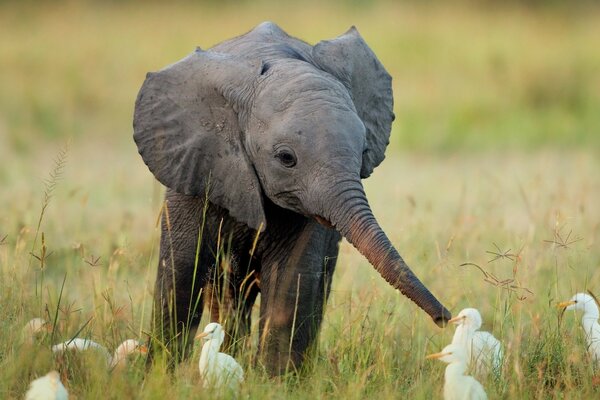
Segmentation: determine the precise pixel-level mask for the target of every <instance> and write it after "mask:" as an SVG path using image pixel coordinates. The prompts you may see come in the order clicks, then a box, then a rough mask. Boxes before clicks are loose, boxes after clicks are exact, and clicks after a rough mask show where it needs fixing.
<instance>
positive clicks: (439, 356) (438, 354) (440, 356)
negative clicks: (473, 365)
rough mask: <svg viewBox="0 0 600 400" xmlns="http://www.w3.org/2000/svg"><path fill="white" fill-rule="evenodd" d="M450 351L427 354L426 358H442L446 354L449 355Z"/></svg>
mask: <svg viewBox="0 0 600 400" xmlns="http://www.w3.org/2000/svg"><path fill="white" fill-rule="evenodd" d="M448 354H449V353H433V354H429V355H426V356H425V359H426V360H435V359H437V358H442V357H444V356H447V355H448Z"/></svg>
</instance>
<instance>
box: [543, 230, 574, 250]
mask: <svg viewBox="0 0 600 400" xmlns="http://www.w3.org/2000/svg"><path fill="white" fill-rule="evenodd" d="M560 229H561V228H558V229H555V230H554V238H553V239H551V240H544V242H546V243H550V244H553V245H555V246H558V247H559V248H562V249H569V248H570V247H569V246H571V245H572V244H574V243H577V242H579V241H581V240H583V238H580V237H576V238H574V239H571V234H572V233H573V231H572V230H570V231H569V233H568V234H567V236H566V237H563V236H562V234H561V233H560Z"/></svg>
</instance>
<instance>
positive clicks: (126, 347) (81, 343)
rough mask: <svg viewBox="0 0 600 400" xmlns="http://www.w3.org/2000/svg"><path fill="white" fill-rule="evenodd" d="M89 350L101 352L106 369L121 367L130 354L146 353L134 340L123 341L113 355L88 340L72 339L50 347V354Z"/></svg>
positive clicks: (143, 347)
mask: <svg viewBox="0 0 600 400" xmlns="http://www.w3.org/2000/svg"><path fill="white" fill-rule="evenodd" d="M89 349H93V350H97V351H99V352H101V353H102V354H103V355H104V357H105V358H106V363H107V365H108V367H109V368H111V369H112V368H115V367H117V366H120V365H122V364H123V363H124V362H125V361H126V360H127V357H128V356H129V355H130V354H135V353H138V354H146V353H147V352H148V349H147V348H146V346H145V345H143V344H142V343H140V342H138V341H137V340H135V339H127V340H125V341H124V342H123V343H121V344H120V345H119V346H118V347H117V348H116V350H115V352H114V354H113V355H111V354H110V353H109V352H108V350H107V349H106V347H104V346H102V345H101V344H98V343H96V342H94V341H93V340H89V339H81V338H74V339H71V340H69V341H66V342H63V343H59V344H55V345H54V346H52V352H54V353H63V352H65V351H69V350H75V351H84V350H89Z"/></svg>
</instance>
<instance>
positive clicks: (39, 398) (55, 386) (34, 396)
mask: <svg viewBox="0 0 600 400" xmlns="http://www.w3.org/2000/svg"><path fill="white" fill-rule="evenodd" d="M68 398H69V393H67V389H65V387H64V386H63V384H62V382H61V381H60V378H59V376H58V372H56V371H50V372H48V373H47V374H46V375H44V376H42V377H41V378H38V379H36V380H34V381H33V382H31V384H30V385H29V390H28V391H27V393H26V394H25V400H67V399H68Z"/></svg>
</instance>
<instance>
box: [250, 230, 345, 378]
mask: <svg viewBox="0 0 600 400" xmlns="http://www.w3.org/2000/svg"><path fill="white" fill-rule="evenodd" d="M338 242H339V235H338V234H337V232H335V231H332V230H329V229H326V228H323V227H322V226H320V225H317V224H312V223H311V224H309V225H308V226H307V227H306V228H305V229H304V231H303V232H302V233H301V234H300V235H299V237H298V238H297V239H296V240H295V241H294V242H293V243H292V244H290V246H289V247H286V248H285V250H284V251H283V252H281V253H279V254H280V255H281V256H282V258H278V257H274V258H272V259H271V260H270V262H267V263H263V266H262V271H261V308H260V314H261V319H260V323H259V359H260V360H261V361H262V363H263V364H264V366H265V367H266V369H267V370H268V372H269V373H271V374H274V375H279V374H283V373H286V372H288V371H296V370H297V369H298V368H300V366H301V365H302V363H303V361H304V360H305V358H306V356H307V354H309V353H310V350H311V347H313V344H315V343H316V339H317V335H318V332H319V327H320V325H321V321H322V319H323V311H324V306H325V304H326V302H327V298H328V296H329V291H330V285H331V275H332V274H333V271H334V267H335V259H336V257H337V253H338ZM284 255H285V257H283V256H284Z"/></svg>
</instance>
